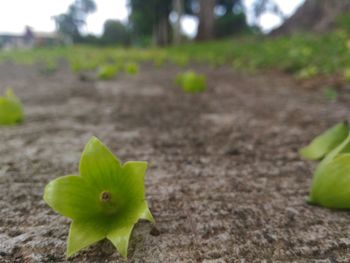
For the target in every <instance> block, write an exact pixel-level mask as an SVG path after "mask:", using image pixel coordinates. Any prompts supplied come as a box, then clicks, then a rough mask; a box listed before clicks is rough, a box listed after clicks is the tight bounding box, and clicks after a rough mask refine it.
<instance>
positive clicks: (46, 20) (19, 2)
mask: <svg viewBox="0 0 350 263" xmlns="http://www.w3.org/2000/svg"><path fill="white" fill-rule="evenodd" d="M73 1H74V0H1V2H2V3H1V9H0V33H4V32H8V33H23V32H24V28H25V26H26V25H29V26H31V27H33V29H34V31H43V32H52V31H54V30H55V23H54V21H53V19H52V17H53V16H55V15H58V14H61V13H64V12H66V11H67V8H68V6H69V5H70V4H71V3H73ZM253 1H254V0H244V3H245V5H246V7H247V9H248V21H251V20H252V14H251V9H250V7H251V4H252V2H253ZM304 1H305V0H276V2H277V3H278V5H279V6H280V8H281V9H282V11H283V12H284V14H285V15H287V16H289V15H291V14H292V13H293V12H294V11H295V9H296V8H297V7H298V6H300V5H301V4H302V3H303V2H304ZM95 2H96V5H97V12H96V13H94V14H91V15H89V16H88V18H87V25H86V27H85V28H84V33H93V34H98V35H100V34H101V33H102V30H103V24H104V22H105V21H106V20H107V19H119V20H122V21H127V17H128V9H127V0H95ZM259 22H260V24H261V26H262V28H263V29H264V31H269V30H271V29H272V28H274V27H276V26H278V25H280V23H281V22H282V21H281V20H280V19H278V17H276V16H275V15H273V14H269V13H267V14H264V15H263V16H262V17H261V19H260V21H259ZM181 24H182V26H183V31H184V33H186V34H187V35H189V36H194V35H195V34H196V30H197V25H198V19H196V18H193V17H190V16H184V17H183V18H182V21H181Z"/></svg>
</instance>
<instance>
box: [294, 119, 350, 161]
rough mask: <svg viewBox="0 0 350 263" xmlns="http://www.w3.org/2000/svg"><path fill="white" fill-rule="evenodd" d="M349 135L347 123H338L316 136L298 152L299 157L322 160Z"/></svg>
mask: <svg viewBox="0 0 350 263" xmlns="http://www.w3.org/2000/svg"><path fill="white" fill-rule="evenodd" d="M348 134H349V124H348V123H347V122H342V123H339V124H337V125H335V126H333V127H332V128H330V129H328V130H326V131H325V132H323V133H322V134H321V135H319V136H317V137H316V138H315V139H313V140H312V142H311V143H310V144H309V145H308V146H306V147H304V148H302V149H301V150H300V155H301V156H302V157H303V158H305V159H308V160H318V159H322V158H323V157H324V156H326V155H327V154H328V153H329V152H331V151H332V150H333V149H334V148H335V147H337V146H338V145H340V143H341V142H343V141H344V140H345V138H346V137H347V136H348Z"/></svg>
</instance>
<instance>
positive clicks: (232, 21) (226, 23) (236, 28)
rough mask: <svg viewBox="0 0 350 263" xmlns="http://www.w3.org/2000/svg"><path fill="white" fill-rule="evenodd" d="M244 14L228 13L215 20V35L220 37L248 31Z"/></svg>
mask: <svg viewBox="0 0 350 263" xmlns="http://www.w3.org/2000/svg"><path fill="white" fill-rule="evenodd" d="M248 31H249V26H248V25H247V21H246V16H245V14H244V13H238V14H235V13H228V14H225V15H223V16H220V17H218V18H217V19H216V20H215V25H214V32H215V37H217V38H222V37H227V36H232V35H237V34H240V33H244V32H248Z"/></svg>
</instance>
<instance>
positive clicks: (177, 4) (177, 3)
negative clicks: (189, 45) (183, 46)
mask: <svg viewBox="0 0 350 263" xmlns="http://www.w3.org/2000/svg"><path fill="white" fill-rule="evenodd" d="M173 7H174V11H175V12H176V14H177V20H176V22H175V25H174V43H175V44H180V43H181V17H182V16H183V13H184V6H183V1H182V0H173Z"/></svg>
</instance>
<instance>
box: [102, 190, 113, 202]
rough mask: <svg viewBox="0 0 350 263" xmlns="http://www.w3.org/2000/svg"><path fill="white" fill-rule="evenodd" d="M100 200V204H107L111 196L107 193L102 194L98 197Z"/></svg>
mask: <svg viewBox="0 0 350 263" xmlns="http://www.w3.org/2000/svg"><path fill="white" fill-rule="evenodd" d="M100 200H101V201H102V202H108V201H110V200H111V194H110V193H109V192H102V193H101V195H100Z"/></svg>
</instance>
